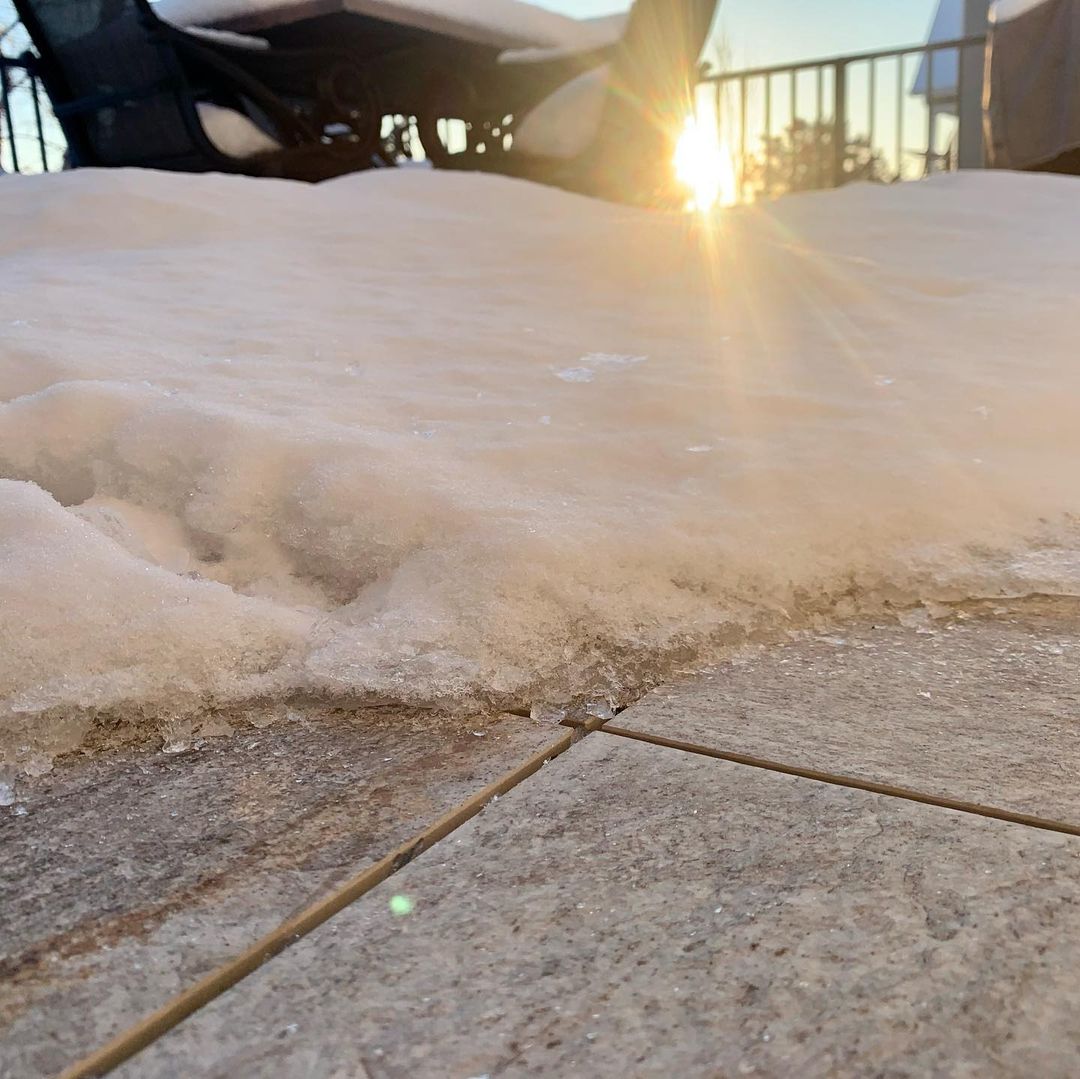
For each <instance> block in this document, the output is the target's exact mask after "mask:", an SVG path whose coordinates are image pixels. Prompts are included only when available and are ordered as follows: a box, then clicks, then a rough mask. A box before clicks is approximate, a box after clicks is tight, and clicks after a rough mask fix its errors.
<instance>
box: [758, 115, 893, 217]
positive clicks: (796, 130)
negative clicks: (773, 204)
mask: <svg viewBox="0 0 1080 1079" xmlns="http://www.w3.org/2000/svg"><path fill="white" fill-rule="evenodd" d="M833 134H834V132H833V128H832V125H831V124H829V123H826V122H820V121H815V122H812V123H811V122H810V121H807V120H799V119H796V120H795V121H793V122H792V123H790V124H788V126H787V127H786V128H785V129H784V131H783V132H782V133H781V134H779V135H770V136H765V137H763V138H762V140H761V141H762V146H761V149H760V150H759V151H758V152H757V153H754V154H748V155H747V157H746V160H745V179H746V188H747V190H748V191H751V192H753V193H754V195H755V197H759V198H760V197H769V196H773V195H782V194H785V193H787V192H789V191H816V190H818V189H820V188H823V187H829V186H831V185H832V182H833ZM843 167H844V181H845V182H850V181H854V180H865V181H870V182H873V183H886V182H888V181H890V180H891V179H892V175H891V173H890V171H889V169H888V167H887V165H886V162H885V160H884V158H883V157H882V156H881V151H880V150H877V149H875V148H874V147H873V146H871V145H870V139H869V138H868V137H867V136H865V135H856V136H853V137H851V138H849V139H848V141H847V143H846V145H845V146H844V158H843Z"/></svg>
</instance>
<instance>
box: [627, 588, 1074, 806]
mask: <svg viewBox="0 0 1080 1079" xmlns="http://www.w3.org/2000/svg"><path fill="white" fill-rule="evenodd" d="M993 609H996V610H998V612H999V614H998V615H997V616H994V615H993V613H992V609H991V607H990V606H989V605H986V606H984V608H983V609H982V611H981V612H977V613H976V614H975V615H974V616H971V617H966V618H963V619H957V618H955V617H952V618H945V619H939V620H934V619H930V618H925V619H924V620H923V622H922V623H921V624H919V623H915V624H913V625H908V626H904V625H896V624H893V625H877V626H871V625H864V626H862V627H861V628H860V627H855V628H850V627H849V628H846V629H844V630H843V631H840V632H837V633H823V634H820V635H818V636H808V637H803V638H801V639H796V640H793V641H791V642H790V643H787V644H784V645H781V646H779V647H772V648H762V649H760V650H759V651H756V652H747V653H746V654H744V655H742V656H741V657H739V658H737V659H736V660H734V661H731V662H727V663H724V664H722V665H720V666H718V667H716V668H714V669H712V670H710V671H708V672H706V673H703V674H700V675H694V676H692V677H687V678H685V679H684V680H682V681H680V682H677V683H675V684H673V685H669V686H662V687H660V688H659V689H657V690H656V691H654V692H653V693H651V694H650V695H648V696H647V697H645V698H644V699H643V700H641V701H639V702H638V703H637V704H635V705H633V706H632V707H631V708H629V709H627V710H626V711H625V712H623V713H621V714H620V715H619V717H618V719H617V720H616V721H615V724H614V726H617V727H622V728H627V729H630V730H634V731H642V732H647V733H649V734H653V735H660V736H662V737H665V738H670V739H674V740H680V741H685V742H690V743H695V744H698V745H703V746H706V747H708V748H710V749H717V750H723V751H727V752H735V753H743V754H748V755H751V756H758V757H763V758H767V759H770V760H774V761H778V762H781V763H785V764H790V765H796V766H799V767H803V768H810V769H817V770H821V771H830V772H836V773H841V774H843V775H846V776H852V777H857V778H860V779H869V780H874V781H877V782H881V783H889V784H894V785H896V786H903V787H909V788H914V789H916V790H918V791H920V792H923V793H927V794H932V795H937V796H942V797H951V798H956V799H959V800H962V801H972V802H979V803H983V804H986V805H990V806H993V807H997V808H1000V809H1006V810H1011V811H1014V812H1020V813H1030V814H1034V815H1037V816H1043V817H1049V818H1053V819H1055V820H1062V821H1065V822H1067V823H1070V824H1074V825H1075V824H1080V783H1077V781H1076V777H1077V775H1078V774H1080V606H1078V605H1077V604H1076V602H1075V601H1064V600H1061V601H1054V600H1050V599H1042V600H1032V601H1028V602H1023V603H1015V604H1012V605H1010V607H1009V608H1007V609H1006V608H1003V607H1002V605H1000V604H994V605H993Z"/></svg>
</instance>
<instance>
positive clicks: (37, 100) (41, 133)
mask: <svg viewBox="0 0 1080 1079" xmlns="http://www.w3.org/2000/svg"><path fill="white" fill-rule="evenodd" d="M40 91H41V87H40V86H39V82H38V77H37V73H36V72H31V73H30V92H31V94H32V95H33V98H34V123H35V124H36V125H37V140H38V152H39V153H40V154H41V171H42V172H48V171H49V151H48V148H47V147H46V146H45V127H44V125H43V124H42V122H41V96H40Z"/></svg>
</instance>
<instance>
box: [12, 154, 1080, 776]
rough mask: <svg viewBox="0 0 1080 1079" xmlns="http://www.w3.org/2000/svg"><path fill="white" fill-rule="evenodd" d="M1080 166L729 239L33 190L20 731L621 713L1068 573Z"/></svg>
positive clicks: (21, 351)
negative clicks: (472, 713) (840, 620)
mask: <svg viewBox="0 0 1080 1079" xmlns="http://www.w3.org/2000/svg"><path fill="white" fill-rule="evenodd" d="M1077 190H1080V188H1078V187H1077V185H1076V181H1074V180H1068V179H1058V178H1051V177H1035V176H1014V175H991V174H968V175H961V176H954V177H949V178H945V179H941V180H937V181H934V182H931V183H926V184H912V185H903V186H902V187H897V188H891V189H885V188H870V187H859V188H851V189H848V190H845V191H842V192H839V193H835V194H826V195H818V196H808V197H803V198H793V199H790V200H788V201H785V202H782V203H779V204H777V205H775V206H772V207H769V208H766V209H760V210H745V211H737V212H732V213H730V214H729V215H728V216H727V217H726V218H723V219H721V221H720V223H719V225H718V226H717V227H716V228H715V229H706V228H703V227H702V225H701V223H700V222H698V221H695V220H694V219H692V218H684V217H678V216H666V215H660V214H648V213H645V212H640V211H633V210H627V209H622V208H617V207H612V206H608V205H603V204H599V203H594V202H590V201H587V200H585V199H579V198H575V197H572V196H568V195H565V194H561V193H557V192H553V191H550V190H546V189H542V188H537V187H533V186H530V185H527V184H524V183H516V182H512V181H509V180H503V179H495V178H484V177H475V176H463V175H447V174H434V173H428V172H397V173H386V174H370V175H367V176H363V177H355V178H350V179H346V180H342V181H338V182H336V183H333V184H329V185H323V186H321V187H317V188H312V187H304V186H299V185H291V184H287V183H279V182H272V181H255V180H248V179H242V178H227V177H212V176H205V177H183V176H169V175H158V174H153V173H146V172H110V173H100V172H98V173H95V172H81V173H75V174H65V175H59V176H50V177H40V178H23V179H20V178H14V179H11V180H10V181H8V182H7V184H6V185H5V190H4V200H3V203H2V204H0V218H2V228H0V258H2V260H3V267H4V281H5V287H4V289H3V290H2V292H0V304H2V308H3V309H2V311H0V326H2V327H3V346H2V349H3V351H2V356H0V402H2V403H0V749H3V750H4V751H5V752H7V753H8V754H14V755H16V756H18V758H19V759H20V761H22V762H24V763H25V762H27V761H29V762H30V763H31V765H32V766H34V765H33V761H35V760H37V759H38V758H37V757H36V756H35V753H36V752H37V748H35V747H38V748H43V749H44V750H45V751H46V752H54V751H57V750H60V749H64V748H67V747H70V746H71V745H73V744H76V743H77V742H78V741H79V739H80V738H81V737H83V735H84V733H85V731H86V729H87V728H88V726H89V725H90V724H91V723H92V722H93V720H94V719H95V717H98V718H102V717H104V718H106V719H108V721H109V722H116V721H128V722H133V723H145V724H149V725H151V726H152V725H154V724H159V723H161V721H162V720H169V719H172V720H176V719H184V717H191V716H200V715H206V714H208V713H212V712H213V711H214V710H218V709H224V708H228V707H230V706H241V705H246V704H250V703H251V702H260V703H262V704H265V703H266V702H279V703H281V702H289V701H291V700H295V699H298V698H307V697H311V696H316V697H319V698H328V699H331V700H337V701H341V702H346V703H348V702H356V701H369V700H384V701H385V700H389V701H392V702H398V703H401V704H405V705H415V706H424V707H431V706H434V707H440V708H445V709H450V710H467V709H474V708H482V707H492V706H497V705H507V704H515V705H524V706H528V705H530V704H535V703H538V702H541V703H558V702H562V701H565V700H568V699H570V698H572V697H575V696H578V697H580V696H589V695H591V696H603V695H610V696H612V697H619V696H620V695H626V694H630V693H633V692H635V691H636V690H637V689H639V688H640V687H641V686H642V685H643V684H645V683H647V682H648V681H649V680H650V679H654V678H656V677H659V676H662V675H664V674H665V673H666V672H668V671H670V670H671V669H672V668H673V667H674V666H680V665H686V664H688V663H692V662H695V661H697V660H699V659H700V658H701V657H703V656H708V655H709V654H710V653H711V651H712V650H713V649H715V648H716V647H718V646H720V645H723V644H725V643H729V642H732V641H738V640H740V639H744V638H745V635H746V634H747V633H748V632H750V631H752V630H754V629H759V628H765V629H774V630H775V629H777V628H779V627H785V626H788V627H798V626H805V625H808V624H812V622H813V620H814V619H815V618H816V617H817V616H819V615H820V614H822V613H828V614H834V615H835V614H840V615H844V614H849V613H852V612H854V611H856V610H858V609H868V610H877V609H880V608H881V607H882V606H883V605H885V604H890V603H891V604H903V603H911V602H915V601H917V600H918V599H919V598H922V597H937V598H949V597H961V596H967V595H974V594H994V593H997V592H1001V591H1007V592H1017V591H1028V590H1034V589H1043V590H1068V589H1072V588H1074V587H1075V586H1076V584H1077V581H1078V576H1080V575H1078V573H1077V566H1076V564H1075V562H1076V560H1075V559H1070V557H1069V556H1068V550H1069V544H1070V543H1071V542H1072V535H1073V534H1072V531H1071V527H1070V515H1075V514H1077V513H1080V483H1078V481H1077V478H1076V470H1077V461H1078V459H1080V458H1078V451H1080V422H1078V420H1080V416H1078V412H1080V404H1078V403H1080V364H1078V363H1077V362H1076V351H1077V339H1078V329H1080V319H1078V316H1077V313H1076V312H1077V308H1076V303H1075V297H1076V295H1077V294H1078V292H1080V260H1078V259H1077V257H1076V251H1077V249H1078V246H1080V218H1078V216H1077V214H1076V213H1075V205H1076V192H1077Z"/></svg>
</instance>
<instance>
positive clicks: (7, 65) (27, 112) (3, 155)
mask: <svg viewBox="0 0 1080 1079" xmlns="http://www.w3.org/2000/svg"><path fill="white" fill-rule="evenodd" d="M66 149H67V148H66V146H65V144H64V137H63V135H62V134H61V133H60V128H59V126H58V125H57V123H56V119H55V117H54V116H53V113H52V106H51V105H50V103H49V97H48V94H46V93H45V87H44V86H43V85H42V82H41V76H40V75H39V74H38V70H37V65H36V59H35V57H34V56H33V55H32V54H31V53H24V54H23V55H22V56H19V57H10V56H4V55H2V54H0V168H2V169H3V170H4V171H5V172H51V171H53V170H56V169H60V168H63V163H64V154H65V152H66Z"/></svg>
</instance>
